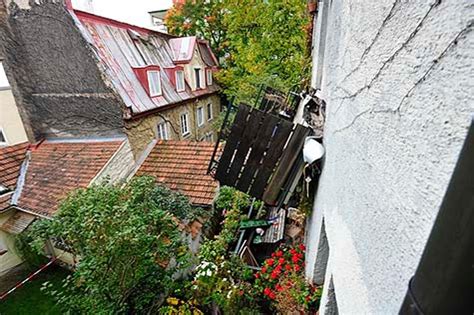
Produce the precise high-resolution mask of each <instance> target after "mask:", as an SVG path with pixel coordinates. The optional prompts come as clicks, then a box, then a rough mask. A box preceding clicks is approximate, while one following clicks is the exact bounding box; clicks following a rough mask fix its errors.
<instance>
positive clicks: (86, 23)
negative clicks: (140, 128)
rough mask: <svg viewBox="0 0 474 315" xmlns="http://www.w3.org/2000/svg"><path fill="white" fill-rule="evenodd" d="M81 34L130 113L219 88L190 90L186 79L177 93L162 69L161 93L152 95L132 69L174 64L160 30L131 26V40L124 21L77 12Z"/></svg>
mask: <svg viewBox="0 0 474 315" xmlns="http://www.w3.org/2000/svg"><path fill="white" fill-rule="evenodd" d="M76 22H77V23H80V24H79V29H80V31H81V32H82V33H83V36H84V38H85V39H86V40H88V41H89V42H90V43H91V44H92V45H93V46H94V51H95V53H96V55H97V56H98V58H99V60H100V63H101V66H102V67H103V69H104V70H105V72H106V73H107V76H108V79H109V80H110V81H111V83H112V85H113V87H114V89H115V90H116V91H117V93H118V94H119V95H120V96H121V97H122V99H123V100H124V103H125V104H126V106H128V107H130V108H131V110H132V112H133V113H141V112H145V111H148V110H152V109H155V108H160V107H163V106H166V105H170V104H174V103H180V102H183V101H186V100H188V99H193V98H195V97H197V96H202V95H206V94H210V93H214V92H216V91H218V90H219V87H218V86H217V84H215V83H214V84H212V85H211V86H207V87H206V89H202V90H197V91H192V90H191V88H190V86H189V85H188V83H187V82H186V90H185V91H184V92H180V93H177V92H176V87H175V86H174V85H173V83H172V80H171V78H170V77H168V75H169V74H168V73H167V72H166V71H161V78H162V82H161V83H162V92H163V95H162V96H159V97H153V98H151V97H150V96H149V95H148V94H147V93H146V91H145V88H144V87H143V86H142V84H141V83H140V81H139V80H138V78H137V77H136V75H135V72H134V71H133V68H134V67H142V66H145V65H151V64H152V65H159V66H160V67H161V68H162V69H164V68H169V67H174V66H175V63H174V62H173V60H174V59H173V58H174V52H173V49H172V47H171V45H170V43H169V40H170V39H169V36H168V35H163V34H160V33H159V32H153V31H150V32H147V33H145V32H142V33H140V31H137V30H134V32H135V33H138V34H139V35H140V39H138V40H133V39H132V38H131V37H130V36H131V35H130V33H129V32H128V31H129V29H128V28H127V27H126V24H123V26H121V25H119V24H120V23H118V22H117V23H106V22H104V21H95V20H94V19H93V18H90V17H83V16H81V15H78V19H76Z"/></svg>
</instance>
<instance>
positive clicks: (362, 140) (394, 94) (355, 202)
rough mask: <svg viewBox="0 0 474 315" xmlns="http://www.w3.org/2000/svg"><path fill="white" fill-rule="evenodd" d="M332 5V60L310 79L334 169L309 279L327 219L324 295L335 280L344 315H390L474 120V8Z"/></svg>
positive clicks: (321, 194)
mask: <svg viewBox="0 0 474 315" xmlns="http://www.w3.org/2000/svg"><path fill="white" fill-rule="evenodd" d="M326 3H327V4H328V6H329V11H328V28H327V36H328V37H327V40H326V44H325V45H326V51H325V57H324V62H323V63H322V64H323V68H320V69H317V68H316V67H315V69H314V70H315V71H322V72H321V74H322V83H321V95H322V98H323V99H324V100H325V101H326V103H327V121H326V126H325V134H324V145H325V147H326V157H325V163H324V170H323V173H322V176H321V180H320V184H319V189H318V192H317V197H316V200H315V204H314V210H313V215H312V217H311V218H310V220H309V225H308V226H309V231H308V235H307V237H308V265H307V276H308V278H310V279H313V276H314V265H315V261H316V259H317V258H318V257H317V248H318V245H319V236H320V234H321V233H320V228H321V220H322V219H323V217H324V222H325V226H326V235H327V239H328V243H329V262H328V267H327V272H326V284H327V283H328V282H329V280H328V279H330V277H331V275H332V277H333V281H334V289H335V293H336V298H337V304H338V308H339V312H340V313H341V314H367V313H373V314H394V313H397V312H398V310H399V307H400V305H401V302H402V298H403V296H404V295H405V293H406V289H407V284H408V280H409V278H410V277H411V276H412V275H413V273H414V271H415V269H416V267H417V264H418V261H419V258H420V256H421V253H422V251H423V248H424V245H425V243H426V240H427V238H428V235H429V233H430V230H431V228H432V225H433V222H434V219H435V217H436V214H437V212H438V209H439V206H440V204H441V201H442V198H443V195H444V192H445V190H446V187H447V185H448V182H449V179H450V177H451V174H452V171H453V169H454V166H455V163H456V160H457V158H458V154H459V151H460V149H461V146H462V144H463V140H464V138H465V135H466V132H467V129H468V126H469V124H470V121H471V117H472V114H473V112H474V94H473V93H472V91H474V66H473V65H474V32H473V26H474V23H473V21H474V6H473V3H472V1H470V0H458V1H399V0H395V1H394V0H391V1H388V0H384V1H355V0H352V1H343V0H333V1H327V2H326ZM316 54H318V52H316ZM315 60H317V58H315ZM313 77H316V76H313ZM326 287H327V286H326ZM325 291H327V290H325ZM326 297H327V292H326V293H325V298H324V301H323V303H322V304H323V306H322V310H321V312H320V314H324V312H325V307H324V304H325V302H326V301H327V299H326Z"/></svg>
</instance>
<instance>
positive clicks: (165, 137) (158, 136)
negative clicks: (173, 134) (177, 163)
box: [156, 121, 169, 140]
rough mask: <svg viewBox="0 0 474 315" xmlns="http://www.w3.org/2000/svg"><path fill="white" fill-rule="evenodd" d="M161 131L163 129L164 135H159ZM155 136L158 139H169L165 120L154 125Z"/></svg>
mask: <svg viewBox="0 0 474 315" xmlns="http://www.w3.org/2000/svg"><path fill="white" fill-rule="evenodd" d="M161 126H162V127H163V130H161V128H160V127H161ZM161 131H163V136H164V137H161V133H162V132H161ZM156 137H157V139H158V140H169V135H168V124H167V123H166V121H161V122H159V123H158V124H157V125H156Z"/></svg>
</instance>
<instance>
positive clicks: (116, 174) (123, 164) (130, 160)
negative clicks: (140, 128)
mask: <svg viewBox="0 0 474 315" xmlns="http://www.w3.org/2000/svg"><path fill="white" fill-rule="evenodd" d="M135 164H136V163H135V158H134V156H133V152H132V147H131V146H130V142H129V141H128V139H126V140H125V141H124V143H123V144H122V145H121V146H120V148H119V149H118V150H117V152H116V153H115V154H114V155H113V156H112V157H111V158H110V160H109V162H108V163H107V164H106V165H105V166H104V168H103V169H102V170H101V171H100V173H99V174H97V176H96V177H95V178H94V180H92V182H91V184H100V183H102V182H104V181H105V180H108V181H110V182H111V183H118V182H125V181H126V180H127V179H128V176H129V175H130V174H131V172H132V171H133V170H134V169H135V167H136V165H135Z"/></svg>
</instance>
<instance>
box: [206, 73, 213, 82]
mask: <svg viewBox="0 0 474 315" xmlns="http://www.w3.org/2000/svg"><path fill="white" fill-rule="evenodd" d="M212 80H213V79H212V70H211V69H206V83H207V85H212Z"/></svg>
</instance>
